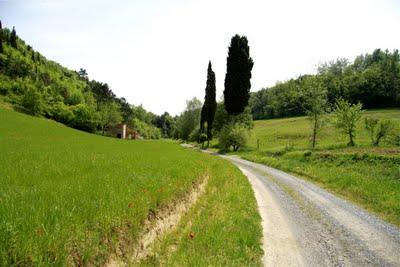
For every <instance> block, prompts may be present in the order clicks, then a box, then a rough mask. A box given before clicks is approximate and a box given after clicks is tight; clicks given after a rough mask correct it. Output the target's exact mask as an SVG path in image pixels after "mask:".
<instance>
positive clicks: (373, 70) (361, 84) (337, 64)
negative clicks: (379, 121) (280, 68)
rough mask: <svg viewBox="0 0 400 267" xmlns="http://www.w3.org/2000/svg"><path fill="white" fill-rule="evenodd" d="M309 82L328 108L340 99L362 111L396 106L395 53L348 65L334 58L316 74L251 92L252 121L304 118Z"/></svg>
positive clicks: (399, 68) (398, 70)
mask: <svg viewBox="0 0 400 267" xmlns="http://www.w3.org/2000/svg"><path fill="white" fill-rule="evenodd" d="M310 80H312V81H310ZM310 82H311V83H314V84H315V83H319V84H320V85H322V87H323V88H324V89H325V90H326V92H327V100H328V103H329V104H330V105H333V104H334V103H335V102H336V100H338V99H339V98H342V99H344V100H347V101H349V102H351V103H358V102H360V103H361V104H362V105H363V107H364V108H366V109H372V108H384V107H400V56H399V51H398V50H394V51H393V52H390V51H388V50H385V51H382V50H380V49H376V50H375V51H373V52H372V54H365V55H360V56H358V57H356V59H355V60H354V62H352V63H350V62H349V61H348V60H347V59H338V60H336V61H332V62H329V63H325V64H322V65H320V66H319V68H318V73H317V74H316V75H304V76H300V77H298V78H297V79H291V80H288V81H285V82H280V83H277V84H276V85H275V86H273V87H270V88H265V89H262V90H260V91H258V92H255V93H252V94H251V97H250V107H251V111H252V114H253V118H254V119H269V118H282V117H290V116H301V115H305V114H306V111H307V107H306V106H305V105H307V98H308V97H309V92H310V90H309V86H308V84H310Z"/></svg>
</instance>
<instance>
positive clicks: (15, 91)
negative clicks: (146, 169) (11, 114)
mask: <svg viewBox="0 0 400 267" xmlns="http://www.w3.org/2000/svg"><path fill="white" fill-rule="evenodd" d="M0 95H2V96H3V97H2V98H3V99H4V100H5V101H7V102H10V103H12V104H13V105H14V106H15V107H16V108H17V109H20V110H21V111H23V112H26V113H30V114H32V115H36V116H44V117H46V118H50V119H54V120H56V121H59V122H61V123H64V124H66V125H68V126H71V127H73V128H76V129H80V130H84V131H88V132H96V133H100V134H107V130H108V129H109V128H110V127H113V126H114V125H116V124H118V123H126V124H127V125H128V126H131V127H132V128H134V129H135V130H136V131H138V132H139V134H140V135H141V136H142V137H143V138H160V137H162V136H164V137H169V136H172V135H173V133H172V132H171V131H173V130H171V129H173V128H174V127H173V126H171V125H170V124H171V122H170V121H171V120H172V119H171V116H169V114H168V113H165V114H163V115H161V116H157V115H155V114H153V113H151V112H148V111H146V110H145V109H144V108H143V107H142V106H134V105H131V104H129V103H128V102H127V101H126V99H125V98H123V97H121V98H119V97H117V96H116V95H115V94H114V93H113V91H112V90H111V89H110V88H109V86H108V85H107V84H106V83H102V82H99V81H95V80H90V79H89V76H88V74H87V72H86V70H84V69H80V70H79V71H71V70H69V69H67V68H65V67H63V66H61V65H60V64H58V63H56V62H54V61H51V60H48V59H46V58H45V57H44V56H43V55H41V54H40V53H39V52H37V51H35V50H34V49H33V48H32V47H31V46H29V45H27V44H25V42H24V41H23V40H22V39H20V38H19V37H18V36H17V34H16V31H15V29H14V28H13V29H12V30H11V31H10V30H9V29H7V28H4V29H2V27H1V22H0ZM166 128H168V129H166Z"/></svg>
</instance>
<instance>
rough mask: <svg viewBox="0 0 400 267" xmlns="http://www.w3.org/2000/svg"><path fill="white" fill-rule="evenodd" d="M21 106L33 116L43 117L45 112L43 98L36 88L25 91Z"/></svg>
mask: <svg viewBox="0 0 400 267" xmlns="http://www.w3.org/2000/svg"><path fill="white" fill-rule="evenodd" d="M21 104H22V106H23V107H24V108H25V109H26V110H27V111H28V113H30V114H32V115H41V114H42V112H43V101H42V96H41V95H40V93H39V92H38V91H37V89H36V88H35V87H32V86H29V87H28V88H26V89H25V93H24V95H23V97H22V101H21Z"/></svg>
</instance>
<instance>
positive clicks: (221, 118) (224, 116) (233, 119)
mask: <svg viewBox="0 0 400 267" xmlns="http://www.w3.org/2000/svg"><path fill="white" fill-rule="evenodd" d="M231 123H239V124H241V125H242V126H243V127H245V128H247V129H249V130H250V129H252V128H253V119H252V116H251V111H250V108H249V107H246V108H245V109H244V111H243V113H241V114H239V115H237V116H230V115H228V112H227V111H226V109H225V106H224V102H220V103H218V104H217V110H216V112H215V119H214V127H213V130H214V133H215V134H216V135H218V134H219V132H220V131H221V130H222V128H223V127H224V126H225V125H227V124H231Z"/></svg>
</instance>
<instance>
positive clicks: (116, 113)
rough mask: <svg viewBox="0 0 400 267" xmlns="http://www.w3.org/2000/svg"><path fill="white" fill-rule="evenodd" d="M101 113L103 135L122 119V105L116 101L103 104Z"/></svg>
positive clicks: (100, 121)
mask: <svg viewBox="0 0 400 267" xmlns="http://www.w3.org/2000/svg"><path fill="white" fill-rule="evenodd" d="M99 115H100V120H99V124H100V127H101V131H102V134H103V135H104V133H105V131H106V130H107V129H108V128H109V127H110V126H112V125H115V124H117V123H120V122H121V121H122V116H121V112H120V107H119V105H118V104H117V103H115V102H114V101H112V102H106V103H103V104H101V105H100V110H99Z"/></svg>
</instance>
